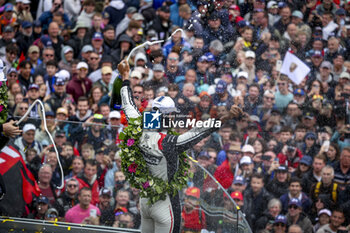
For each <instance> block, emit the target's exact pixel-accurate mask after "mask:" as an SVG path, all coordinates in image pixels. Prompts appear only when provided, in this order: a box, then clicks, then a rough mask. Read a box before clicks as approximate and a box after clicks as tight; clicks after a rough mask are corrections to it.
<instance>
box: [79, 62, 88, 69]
mask: <svg viewBox="0 0 350 233" xmlns="http://www.w3.org/2000/svg"><path fill="white" fill-rule="evenodd" d="M81 68H85V69H89V66H88V64H86V62H83V61H81V62H79V63H78V65H77V70H79V69H81Z"/></svg>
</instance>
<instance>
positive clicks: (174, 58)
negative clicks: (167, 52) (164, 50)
mask: <svg viewBox="0 0 350 233" xmlns="http://www.w3.org/2000/svg"><path fill="white" fill-rule="evenodd" d="M168 59H169V60H170V61H177V60H178V59H177V58H176V57H168Z"/></svg>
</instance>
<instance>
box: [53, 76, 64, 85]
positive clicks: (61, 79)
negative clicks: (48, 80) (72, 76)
mask: <svg viewBox="0 0 350 233" xmlns="http://www.w3.org/2000/svg"><path fill="white" fill-rule="evenodd" d="M64 84H65V82H64V79H63V78H61V77H58V78H56V81H55V85H56V86H64Z"/></svg>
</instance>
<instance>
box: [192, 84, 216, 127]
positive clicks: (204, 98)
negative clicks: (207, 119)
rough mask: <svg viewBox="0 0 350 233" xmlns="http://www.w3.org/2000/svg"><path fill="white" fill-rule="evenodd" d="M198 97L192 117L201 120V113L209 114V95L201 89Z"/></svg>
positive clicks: (210, 105) (210, 104)
mask: <svg viewBox="0 0 350 233" xmlns="http://www.w3.org/2000/svg"><path fill="white" fill-rule="evenodd" d="M199 98H200V101H199V103H198V105H196V107H195V108H194V111H193V113H194V118H196V120H201V118H202V116H203V114H210V110H211V107H212V103H211V97H210V95H209V94H208V92H205V91H202V92H201V93H200V94H199Z"/></svg>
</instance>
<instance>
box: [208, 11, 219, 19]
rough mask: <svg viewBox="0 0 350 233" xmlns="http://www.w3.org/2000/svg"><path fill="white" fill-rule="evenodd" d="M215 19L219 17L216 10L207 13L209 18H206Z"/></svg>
mask: <svg viewBox="0 0 350 233" xmlns="http://www.w3.org/2000/svg"><path fill="white" fill-rule="evenodd" d="M217 19H220V16H219V13H218V12H216V11H214V12H213V13H211V14H210V15H209V18H208V20H217Z"/></svg>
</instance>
